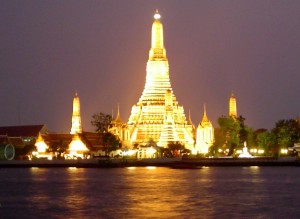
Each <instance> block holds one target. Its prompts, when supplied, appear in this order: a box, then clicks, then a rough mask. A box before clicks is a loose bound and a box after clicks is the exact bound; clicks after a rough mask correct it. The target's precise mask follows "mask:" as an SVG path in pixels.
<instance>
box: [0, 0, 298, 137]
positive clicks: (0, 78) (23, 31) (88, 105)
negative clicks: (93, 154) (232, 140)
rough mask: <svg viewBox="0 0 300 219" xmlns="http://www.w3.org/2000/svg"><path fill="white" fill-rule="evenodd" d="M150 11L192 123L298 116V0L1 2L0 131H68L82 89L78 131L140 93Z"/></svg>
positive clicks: (267, 124)
mask: <svg viewBox="0 0 300 219" xmlns="http://www.w3.org/2000/svg"><path fill="white" fill-rule="evenodd" d="M155 9H158V10H159V12H160V14H161V15H162V22H163V25H164V37H165V47H166V50H167V57H168V59H169V64H170V78H171V84H172V87H173V90H174V93H175V95H176V97H177V100H178V101H179V104H180V105H183V106H184V109H185V112H186V114H188V111H189V110H190V111H191V116H192V120H193V122H194V124H196V125H198V123H199V121H200V119H201V118H202V114H203V104H204V103H206V105H207V114H208V117H209V119H210V120H211V121H212V122H213V124H214V125H215V126H216V125H217V122H216V120H217V118H218V117H219V116H221V115H227V114H228V98H229V96H230V94H231V91H233V92H234V93H235V96H236V98H237V107H238V114H240V115H243V116H244V117H245V118H246V124H247V125H249V126H251V127H253V128H272V127H274V124H275V122H276V121H278V120H279V119H290V118H295V117H296V116H298V115H300V97H299V92H300V84H299V82H300V1H298V0H295V1H292V0H285V1H282V0H264V1H261V0H259V1H256V0H251V1H248V0H245V1H242V0H227V1H213V0H206V1H199V0H194V1H192V0H191V1H181V0H165V1H141V0H119V1H117V0H106V1H105V0H99V1H93V0H85V1H74V0H63V1H61V0H48V1H47V0H44V1H40V0H36V1H28V0H22V1H20V0H2V1H1V2H0V72H1V74H0V83H1V85H0V105H1V113H0V126H7V125H30V124H46V125H47V126H48V128H49V129H50V130H51V131H56V132H61V131H63V132H69V131H70V128H71V113H72V99H73V96H74V93H75V91H78V94H79V97H80V100H81V115H82V123H83V129H84V130H92V127H91V125H90V121H91V116H92V114H94V113H96V112H106V113H111V112H112V109H113V110H114V112H116V110H117V105H118V103H119V105H120V112H121V117H122V119H123V120H124V121H128V117H129V115H130V112H131V107H132V106H133V105H134V104H136V103H137V101H138V99H139V97H140V96H141V94H142V91H143V88H144V84H145V79H146V62H147V60H148V52H149V49H150V43H151V41H150V37H151V35H150V34H151V25H152V21H153V14H154V12H155Z"/></svg>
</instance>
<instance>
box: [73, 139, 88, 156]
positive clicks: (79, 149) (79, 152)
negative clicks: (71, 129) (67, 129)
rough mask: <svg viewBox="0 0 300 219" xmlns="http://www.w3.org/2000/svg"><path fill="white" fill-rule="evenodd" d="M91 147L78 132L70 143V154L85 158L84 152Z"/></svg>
mask: <svg viewBox="0 0 300 219" xmlns="http://www.w3.org/2000/svg"><path fill="white" fill-rule="evenodd" d="M88 150H89V149H88V148H87V147H86V146H85V144H84V143H83V142H82V141H81V140H80V138H79V135H78V134H77V133H76V134H75V135H74V137H73V140H72V141H71V143H70V145H69V151H70V155H72V156H76V157H81V158H83V154H84V153H85V152H87V151H88Z"/></svg>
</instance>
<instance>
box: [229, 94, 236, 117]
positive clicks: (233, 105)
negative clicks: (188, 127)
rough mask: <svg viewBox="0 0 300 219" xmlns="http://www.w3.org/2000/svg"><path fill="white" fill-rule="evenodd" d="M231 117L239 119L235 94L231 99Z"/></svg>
mask: <svg viewBox="0 0 300 219" xmlns="http://www.w3.org/2000/svg"><path fill="white" fill-rule="evenodd" d="M229 116H230V117H234V118H236V117H237V109H236V99H235V97H234V95H233V93H231V97H230V98H229Z"/></svg>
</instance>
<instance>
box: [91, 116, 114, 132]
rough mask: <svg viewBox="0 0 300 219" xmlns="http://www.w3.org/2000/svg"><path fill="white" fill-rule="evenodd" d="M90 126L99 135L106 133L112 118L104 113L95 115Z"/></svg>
mask: <svg viewBox="0 0 300 219" xmlns="http://www.w3.org/2000/svg"><path fill="white" fill-rule="evenodd" d="M92 119H93V120H92V121H91V124H92V126H94V127H95V128H96V132H98V133H99V134H100V135H101V134H104V133H107V132H108V130H109V128H110V127H111V122H112V116H111V115H109V114H105V113H102V112H100V113H97V114H94V115H93V116H92Z"/></svg>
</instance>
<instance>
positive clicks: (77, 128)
mask: <svg viewBox="0 0 300 219" xmlns="http://www.w3.org/2000/svg"><path fill="white" fill-rule="evenodd" d="M75 133H82V128H81V117H80V101H79V97H78V94H77V92H76V93H75V96H74V99H73V114H72V128H71V131H70V134H75Z"/></svg>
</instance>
